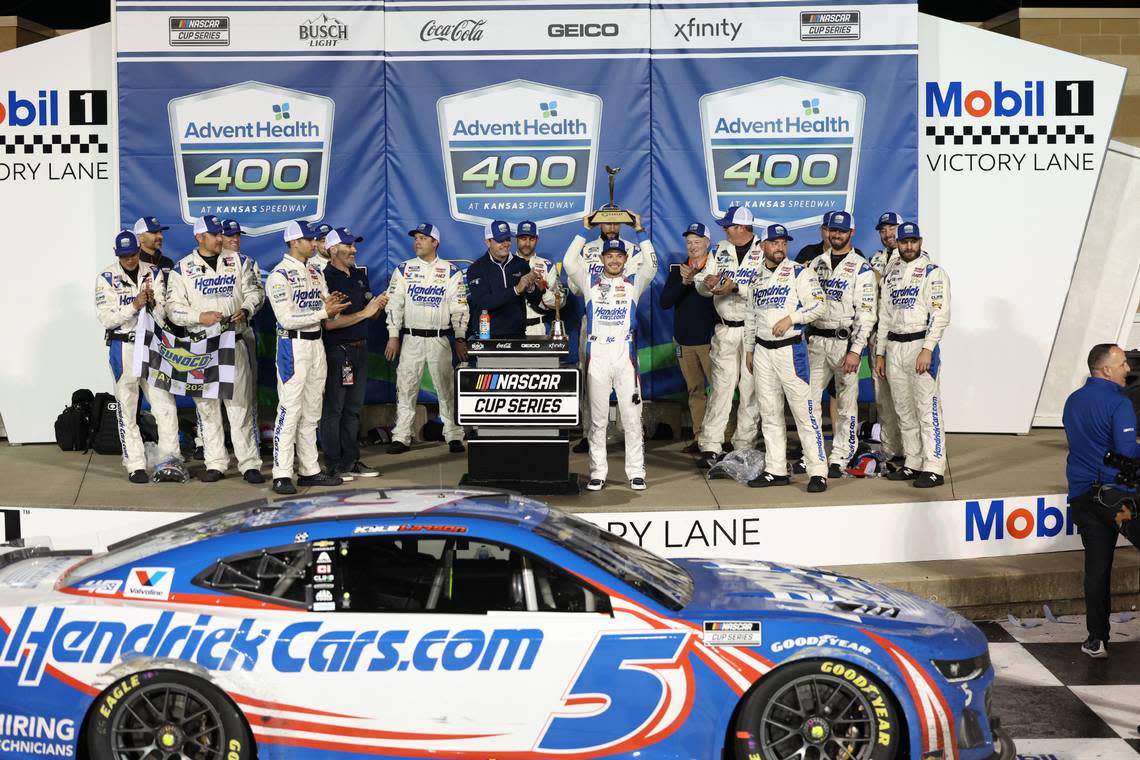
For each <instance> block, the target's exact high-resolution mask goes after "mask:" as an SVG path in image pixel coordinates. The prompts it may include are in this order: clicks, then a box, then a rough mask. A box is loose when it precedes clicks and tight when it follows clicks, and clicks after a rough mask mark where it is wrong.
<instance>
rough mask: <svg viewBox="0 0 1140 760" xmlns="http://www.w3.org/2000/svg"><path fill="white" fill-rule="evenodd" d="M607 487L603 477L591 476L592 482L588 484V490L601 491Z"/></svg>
mask: <svg viewBox="0 0 1140 760" xmlns="http://www.w3.org/2000/svg"><path fill="white" fill-rule="evenodd" d="M605 487H606V481H604V480H602V479H601V478H591V479H590V482H589V483H587V484H586V490H587V491H600V490H602V489H603V488H605Z"/></svg>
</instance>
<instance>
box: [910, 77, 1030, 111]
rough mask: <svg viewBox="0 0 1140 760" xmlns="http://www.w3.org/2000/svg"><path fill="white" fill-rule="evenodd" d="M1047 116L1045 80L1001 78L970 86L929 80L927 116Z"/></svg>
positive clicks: (927, 84) (927, 87) (927, 86)
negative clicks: (1013, 81)
mask: <svg viewBox="0 0 1140 760" xmlns="http://www.w3.org/2000/svg"><path fill="white" fill-rule="evenodd" d="M935 115H938V116H944V117H945V116H953V117H959V116H963V115H965V116H974V117H979V118H980V117H983V116H1000V117H1010V116H1044V115H1045V82H1044V81H1042V80H1040V79H1038V80H1036V81H1025V82H1021V83H1019V84H1018V85H1017V86H1007V85H1006V84H1004V83H1003V82H1002V81H1001V80H998V81H995V82H993V83H988V84H987V85H985V86H983V87H975V88H972V89H967V88H966V86H965V85H963V84H962V83H961V82H957V81H955V82H946V83H945V84H943V83H941V82H927V83H926V116H927V118H930V117H933V116H935Z"/></svg>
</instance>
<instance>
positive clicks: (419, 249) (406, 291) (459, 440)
mask: <svg viewBox="0 0 1140 760" xmlns="http://www.w3.org/2000/svg"><path fill="white" fill-rule="evenodd" d="M408 234H409V235H411V236H412V239H413V243H412V245H413V247H414V248H415V252H416V257H415V258H414V259H409V260H408V261H405V262H404V263H403V264H400V266H398V267H397V268H396V271H395V272H393V273H392V280H391V282H389V283H388V308H387V313H388V335H389V336H391V337H389V338H388V345H387V346H386V347H385V349H384V356H385V357H387V359H388V361H395V360H396V357H397V356H399V357H400V363H399V366H397V368H396V427H395V429H393V430H392V443H391V444H389V446H388V453H390V454H403V453H404V452H405V451H407V450H408V449H410V448H411V445H412V423H413V422H414V421H415V416H416V398H417V397H418V396H419V392H420V378H421V377H423V374H424V365H425V364H426V365H427V368H428V372H429V373H430V374H431V381H432V383H433V384H434V385H435V393H436V396H437V397H438V398H439V416H440V419H441V420H443V437H444V439H445V440H446V441H447V446H448V450H449V451H451V452H452V453H454V454H461V453H463V451H464V450H465V449H464V448H463V428H462V427H460V426H459V425H458V424H456V422H455V415H456V411H457V410H456V406H455V371H454V369H453V368H452V363H451V343H450V341H449V340H448V338H450V337H452V336H454V338H455V352H456V354H457V355H458V356H459V361H467V342H466V336H467V320H468V319H469V318H470V315H469V313H468V310H467V309H468V307H467V280H466V279H465V278H464V276H463V272H462V271H460V269H459V267H457V266H455V264H452V263H451V262H450V261H445V260H443V259H441V258H439V256H438V255H437V254H438V251H439V230H438V229H437V228H436V226H435V225H434V224H428V223H426V222H425V223H423V224H420V225H419V226H418V227H416V228H415V229H414V230H410V231H409V232H408Z"/></svg>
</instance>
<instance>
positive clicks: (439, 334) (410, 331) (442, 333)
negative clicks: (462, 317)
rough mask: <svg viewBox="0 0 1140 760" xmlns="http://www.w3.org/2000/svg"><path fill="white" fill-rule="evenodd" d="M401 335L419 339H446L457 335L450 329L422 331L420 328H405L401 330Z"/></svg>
mask: <svg viewBox="0 0 1140 760" xmlns="http://www.w3.org/2000/svg"><path fill="white" fill-rule="evenodd" d="M400 335H415V336H416V337H417V338H446V337H447V336H448V335H455V330H453V329H451V328H450V327H448V328H445V329H443V330H421V329H420V328H418V327H404V328H401V329H400Z"/></svg>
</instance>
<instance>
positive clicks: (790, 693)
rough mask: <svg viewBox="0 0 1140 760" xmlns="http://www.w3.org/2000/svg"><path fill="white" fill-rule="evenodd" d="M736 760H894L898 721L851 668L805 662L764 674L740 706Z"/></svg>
mask: <svg viewBox="0 0 1140 760" xmlns="http://www.w3.org/2000/svg"><path fill="white" fill-rule="evenodd" d="M732 737H733V743H734V748H733V749H734V757H735V758H736V759H737V760H789V758H797V759H798V760H840V759H843V760H893V758H894V757H895V756H896V755H897V754H898V749H899V746H900V744H901V742H903V741H905V737H904V736H903V735H902V721H901V720H899V716H898V710H897V708H896V707H895V702H894V699H893V698H892V697H891V695H890V693H889V692H888V691H887V690H886V689H885V688H884V687H883V685H882V684H881V683H879V681H878V680H876V679H875V678H874V677H873V676H872V675H871V674H870V673H868V672H867V671H866V670H865V669H863V668H861V667H859V666H858V665H852V664H851V663H848V662H842V661H839V660H804V661H801V662H794V663H791V664H789V665H784V666H782V667H779V668H777V669H776V670H774V671H772V672H771V673H769V674H768V675H766V676H764V678H762V679H761V680H760V684H759V686H757V687H756V688H755V689H754V690H753V691H752V692H750V693H749V694H748V695H747V696H746V697H745V698H744V702H743V703H742V704H741V706H740V711H739V713H738V717H737V719H736V725H735V727H734V728H733V732H732Z"/></svg>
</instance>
